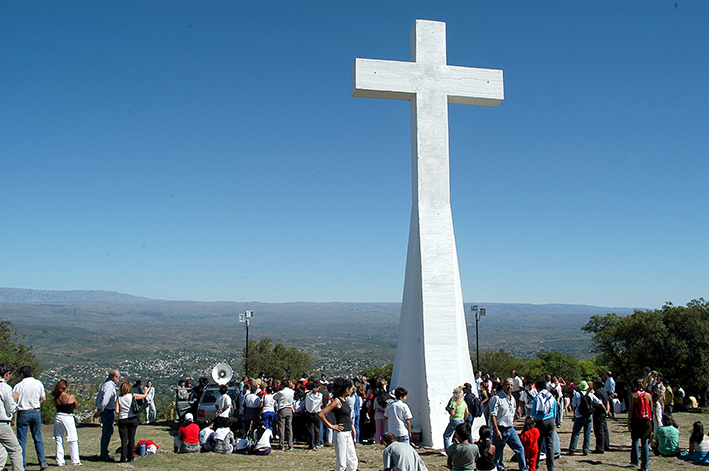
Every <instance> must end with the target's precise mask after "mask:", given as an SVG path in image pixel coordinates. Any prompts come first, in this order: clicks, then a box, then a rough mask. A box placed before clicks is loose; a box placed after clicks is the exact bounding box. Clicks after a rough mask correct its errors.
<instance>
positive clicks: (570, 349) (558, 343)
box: [0, 288, 633, 365]
mask: <svg viewBox="0 0 709 471" xmlns="http://www.w3.org/2000/svg"><path fill="white" fill-rule="evenodd" d="M475 304H477V305H479V306H480V307H485V308H486V311H487V315H486V317H484V318H482V319H481V320H480V324H479V327H480V347H481V350H485V349H493V350H497V349H500V348H504V349H505V350H507V351H510V352H512V353H514V354H516V355H519V356H529V355H534V354H535V353H536V352H538V351H539V350H541V349H545V350H556V351H561V352H564V353H569V354H573V355H576V356H578V357H580V358H587V357H590V356H592V352H591V351H590V344H591V339H590V336H589V335H587V334H586V333H584V332H583V331H582V330H581V327H583V326H584V325H585V324H586V323H587V322H588V320H589V318H590V317H591V316H592V315H595V314H600V315H604V314H607V313H609V312H614V313H616V314H618V315H629V314H631V313H632V312H633V309H632V308H607V307H599V306H587V305H573V304H542V305H535V304H511V303H483V302H478V303H475ZM465 308H466V317H467V319H466V322H467V325H468V338H469V341H470V345H471V351H474V348H475V319H474V316H473V315H472V313H471V312H470V304H469V303H466V304H465ZM400 309H401V304H400V303H347V302H341V303H337V302H330V303H310V302H292V303H259V302H246V303H244V302H226V301H220V302H197V301H168V300H156V299H149V298H142V297H138V296H131V295H128V294H123V293H117V292H113V291H81V290H77V291H44V290H31V289H18V288H0V321H3V320H9V321H11V322H12V323H13V324H14V325H15V326H16V327H17V328H18V330H19V331H20V333H21V334H23V335H24V336H25V339H26V340H27V342H28V343H30V344H31V345H33V346H34V348H35V352H36V353H37V354H38V356H39V357H40V358H46V359H47V361H49V359H51V358H53V357H56V355H57V354H61V355H63V356H65V357H66V359H67V360H68V361H72V362H74V363H76V364H79V363H81V362H96V361H98V360H106V361H107V362H108V361H111V362H115V361H116V360H117V359H121V358H134V357H135V356H136V350H139V351H140V356H141V357H144V358H146V359H147V358H150V357H151V355H152V356H153V357H159V356H160V355H162V353H160V352H164V351H168V350H170V351H172V350H174V349H177V350H188V351H193V352H200V351H204V352H211V353H213V354H215V355H216V354H220V352H231V353H230V354H232V355H236V356H237V357H238V356H239V355H240V352H241V349H242V348H243V345H244V324H240V323H239V319H238V314H239V313H243V312H245V311H246V310H253V311H254V313H255V315H254V318H253V319H252V320H251V328H250V334H251V338H252V339H259V338H263V337H270V338H272V339H273V340H274V341H275V342H282V343H284V344H286V345H287V346H296V347H298V348H301V349H304V350H306V351H310V352H313V354H315V355H320V357H322V358H323V361H326V360H327V359H329V360H327V361H331V362H333V363H338V361H336V359H343V358H346V359H349V360H350V361H351V363H350V364H356V365H377V364H381V363H382V362H389V361H393V357H394V352H395V350H396V341H397V337H398V326H399V313H400ZM70 359H71V360H70Z"/></svg>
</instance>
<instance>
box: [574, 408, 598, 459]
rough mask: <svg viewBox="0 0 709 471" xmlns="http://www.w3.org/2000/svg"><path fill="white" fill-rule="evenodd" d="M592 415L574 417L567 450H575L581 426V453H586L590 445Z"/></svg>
mask: <svg viewBox="0 0 709 471" xmlns="http://www.w3.org/2000/svg"><path fill="white" fill-rule="evenodd" d="M592 420H593V417H591V416H588V417H576V418H575V419H574V428H573V430H572V431H571V443H570V444H569V451H570V452H573V451H576V444H577V443H578V441H579V433H581V427H583V454H584V455H587V454H588V450H589V448H590V447H591V429H592V428H591V421H592Z"/></svg>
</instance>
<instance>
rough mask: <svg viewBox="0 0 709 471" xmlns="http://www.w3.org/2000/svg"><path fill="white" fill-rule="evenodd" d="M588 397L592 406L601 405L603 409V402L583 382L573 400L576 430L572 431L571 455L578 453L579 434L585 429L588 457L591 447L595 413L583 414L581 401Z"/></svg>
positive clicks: (584, 448)
mask: <svg viewBox="0 0 709 471" xmlns="http://www.w3.org/2000/svg"><path fill="white" fill-rule="evenodd" d="M585 397H588V398H589V399H590V400H591V404H592V406H594V405H599V406H601V407H603V403H602V402H601V400H600V399H598V397H596V395H595V394H593V392H592V391H589V387H588V383H587V382H586V381H581V382H580V383H579V389H578V391H574V397H573V399H572V400H571V405H572V406H573V408H574V428H573V430H572V431H571V442H570V443H569V453H568V454H569V455H573V454H575V453H576V445H577V444H578V441H579V433H581V429H582V428H583V454H584V456H585V455H588V451H589V449H590V447H591V430H592V426H591V425H592V421H593V411H592V410H591V411H588V415H585V414H582V408H581V407H580V406H581V401H583V400H585Z"/></svg>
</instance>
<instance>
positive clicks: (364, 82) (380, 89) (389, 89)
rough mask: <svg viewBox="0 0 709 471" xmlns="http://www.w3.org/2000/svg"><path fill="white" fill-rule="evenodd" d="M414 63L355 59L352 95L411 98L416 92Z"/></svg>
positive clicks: (399, 98) (398, 98)
mask: <svg viewBox="0 0 709 471" xmlns="http://www.w3.org/2000/svg"><path fill="white" fill-rule="evenodd" d="M416 72H417V71H416V63H415V62H399V61H385V60H377V59H355V63H354V66H353V67H352V96H354V97H368V98H389V99H392V100H412V99H413V98H414V95H415V94H416V79H417V75H418V74H417V73H416Z"/></svg>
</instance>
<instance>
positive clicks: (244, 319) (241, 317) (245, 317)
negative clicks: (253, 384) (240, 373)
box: [239, 311, 254, 376]
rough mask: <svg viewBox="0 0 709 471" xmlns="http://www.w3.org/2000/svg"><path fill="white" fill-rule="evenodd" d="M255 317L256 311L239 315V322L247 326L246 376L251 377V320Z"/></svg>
mask: <svg viewBox="0 0 709 471" xmlns="http://www.w3.org/2000/svg"><path fill="white" fill-rule="evenodd" d="M252 317H254V311H246V312H245V313H243V314H239V322H241V323H242V324H244V325H246V348H245V349H244V374H245V375H246V376H248V375H249V319H251V318H252Z"/></svg>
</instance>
